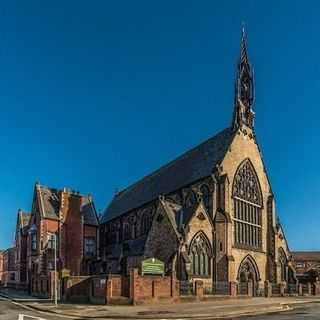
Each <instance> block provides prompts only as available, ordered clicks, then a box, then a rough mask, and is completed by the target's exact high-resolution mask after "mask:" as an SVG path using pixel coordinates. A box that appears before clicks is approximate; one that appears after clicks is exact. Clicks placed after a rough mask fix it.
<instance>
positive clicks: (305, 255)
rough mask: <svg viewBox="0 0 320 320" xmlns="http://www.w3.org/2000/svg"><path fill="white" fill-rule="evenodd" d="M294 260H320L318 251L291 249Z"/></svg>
mask: <svg viewBox="0 0 320 320" xmlns="http://www.w3.org/2000/svg"><path fill="white" fill-rule="evenodd" d="M291 254H292V257H293V259H294V260H295V261H320V251H293V252H291Z"/></svg>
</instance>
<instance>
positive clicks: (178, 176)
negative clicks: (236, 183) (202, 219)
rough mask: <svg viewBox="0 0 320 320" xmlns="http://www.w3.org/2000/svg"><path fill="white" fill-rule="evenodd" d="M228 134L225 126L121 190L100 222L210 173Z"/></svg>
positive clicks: (228, 139) (229, 138)
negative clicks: (212, 135) (215, 133)
mask: <svg viewBox="0 0 320 320" xmlns="http://www.w3.org/2000/svg"><path fill="white" fill-rule="evenodd" d="M232 138H233V131H232V129H231V128H227V129H225V130H223V131H221V132H220V133H218V134H217V135H215V136H214V137H212V138H210V139H209V140H207V141H205V142H203V143H202V144H200V145H198V146H197V147H195V148H193V149H191V150H190V151H188V152H186V153H184V154H183V155H182V156H180V157H178V158H177V159H176V160H174V161H172V162H170V163H168V164H167V165H165V166H163V167H161V168H160V169H159V170H157V171H155V172H153V173H152V174H150V175H148V176H146V177H145V178H143V179H142V180H140V181H138V182H137V183H135V184H133V185H132V186H130V187H128V188H127V189H125V190H123V191H121V192H120V193H118V194H117V195H116V196H115V197H114V198H113V200H112V201H111V203H110V205H109V206H108V207H107V209H106V210H105V212H104V214H103V217H102V220H101V222H102V223H104V222H107V221H109V220H112V219H114V218H117V217H119V216H120V215H122V214H124V213H126V212H128V211H130V210H132V209H135V208H138V207H141V206H142V205H144V204H146V203H148V202H150V201H152V200H154V199H156V198H157V197H158V196H159V195H160V194H163V195H165V194H168V193H171V192H173V191H175V190H178V189H180V188H182V187H184V186H187V185H189V184H191V183H193V182H195V181H197V180H199V179H202V178H205V177H208V176H210V175H211V173H212V170H213V168H214V167H215V166H216V165H217V164H218V163H219V162H220V161H222V160H223V157H224V155H225V153H226V152H227V150H228V147H229V145H230V143H231V141H232Z"/></svg>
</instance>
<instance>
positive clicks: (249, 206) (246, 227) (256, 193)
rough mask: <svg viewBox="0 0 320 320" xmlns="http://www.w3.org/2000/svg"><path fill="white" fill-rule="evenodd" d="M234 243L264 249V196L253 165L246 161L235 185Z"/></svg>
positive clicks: (241, 167) (235, 180) (241, 166)
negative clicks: (262, 215) (262, 214)
mask: <svg viewBox="0 0 320 320" xmlns="http://www.w3.org/2000/svg"><path fill="white" fill-rule="evenodd" d="M232 194H233V199H234V215H233V220H234V242H235V244H236V245H237V246H241V247H250V248H257V249H261V247H262V217H261V212H262V194H261V188H260V184H259V181H258V177H257V175H256V173H255V170H254V168H253V165H252V164H251V162H250V160H246V161H244V162H243V163H242V164H241V165H240V167H239V168H238V170H237V173H236V175H235V178H234V183H233V191H232Z"/></svg>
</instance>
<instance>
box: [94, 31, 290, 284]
mask: <svg viewBox="0 0 320 320" xmlns="http://www.w3.org/2000/svg"><path fill="white" fill-rule="evenodd" d="M253 102H254V81H253V72H252V66H251V64H250V61H249V57H248V52H247V43H246V37H245V33H244V31H243V32H242V37H241V46H240V59H239V62H238V67H237V77H236V83H235V99H234V112H233V119H232V123H231V126H230V127H228V128H226V129H224V130H222V131H221V132H219V133H218V134H216V135H215V136H214V137H212V138H210V139H208V140H207V141H205V142H203V143H201V144H200V145H198V146H197V147H195V148H193V149H192V150H190V151H188V152H186V153H185V154H183V155H181V156H180V157H178V158H177V159H175V160H174V161H172V162H170V163H168V164H166V165H164V166H163V167H161V168H160V169H158V170H157V171H155V172H153V173H151V174H150V175H148V176H146V177H144V178H143V179H141V180H140V181H138V182H136V183H135V184H133V185H131V186H129V187H128V188H126V189H124V190H123V191H121V192H119V193H117V194H116V195H115V197H114V198H113V200H112V202H111V203H110V205H109V206H108V207H107V209H106V210H105V212H104V215H103V218H102V221H101V227H100V248H101V255H102V259H103V261H104V269H105V270H104V271H105V272H108V273H109V272H113V273H120V272H121V273H127V272H128V270H129V269H130V268H132V267H140V265H141V261H142V260H144V259H146V258H150V257H155V258H157V259H160V260H162V261H163V262H164V263H165V268H166V271H167V272H172V271H174V272H176V275H177V278H178V279H180V280H186V281H187V280H189V281H190V282H193V281H195V280H197V279H201V280H202V281H203V282H204V283H205V284H206V286H213V285H214V284H217V283H227V282H238V283H239V284H241V283H243V284H245V283H247V282H248V281H249V280H251V281H252V282H253V283H254V284H255V285H256V286H255V288H256V287H258V286H259V284H262V283H264V281H265V280H269V281H271V282H273V283H280V282H288V281H291V280H294V278H295V275H294V270H293V267H292V265H291V256H290V252H289V249H288V244H287V241H286V238H285V235H284V232H283V229H282V227H281V225H280V223H279V222H278V219H277V215H276V211H275V200H274V194H273V192H272V187H271V184H270V180H269V178H268V174H267V168H266V167H265V163H264V161H263V158H262V154H261V149H260V147H259V144H258V141H257V138H256V134H255V122H254V120H255V113H254V111H253Z"/></svg>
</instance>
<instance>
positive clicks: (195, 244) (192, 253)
mask: <svg viewBox="0 0 320 320" xmlns="http://www.w3.org/2000/svg"><path fill="white" fill-rule="evenodd" d="M189 258H190V260H191V266H192V274H193V275H194V276H198V277H208V276H210V274H211V258H212V250H211V246H210V243H209V240H208V238H207V237H206V236H205V235H204V233H202V232H200V233H198V234H197V235H196V236H195V237H194V238H193V240H192V242H191V245H190V250H189Z"/></svg>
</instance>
